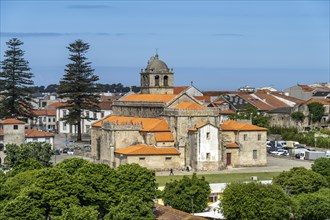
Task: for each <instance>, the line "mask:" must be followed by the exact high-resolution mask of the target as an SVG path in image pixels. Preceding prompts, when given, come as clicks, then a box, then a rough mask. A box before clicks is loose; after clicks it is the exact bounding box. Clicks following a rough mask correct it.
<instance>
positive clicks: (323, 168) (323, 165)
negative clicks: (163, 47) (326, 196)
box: [312, 158, 330, 187]
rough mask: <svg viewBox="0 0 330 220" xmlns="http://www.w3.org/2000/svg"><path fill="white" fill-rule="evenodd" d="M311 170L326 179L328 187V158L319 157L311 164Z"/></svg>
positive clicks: (329, 163) (329, 174)
mask: <svg viewBox="0 0 330 220" xmlns="http://www.w3.org/2000/svg"><path fill="white" fill-rule="evenodd" d="M312 170H313V171H314V172H316V173H318V174H321V175H322V176H324V177H325V178H326V179H327V180H328V184H329V187H330V158H319V159H317V160H315V161H314V163H313V164H312Z"/></svg>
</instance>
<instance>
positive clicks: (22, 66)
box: [0, 38, 33, 119]
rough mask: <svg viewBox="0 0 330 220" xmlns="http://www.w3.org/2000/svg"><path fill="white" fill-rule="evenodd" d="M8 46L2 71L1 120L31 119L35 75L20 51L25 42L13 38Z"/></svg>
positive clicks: (0, 74)
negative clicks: (32, 86) (33, 78)
mask: <svg viewBox="0 0 330 220" xmlns="http://www.w3.org/2000/svg"><path fill="white" fill-rule="evenodd" d="M6 44H7V45H8V50H7V51H5V55H4V57H5V58H4V60H3V61H2V62H1V71H0V91H1V96H2V100H1V102H0V118H20V119H24V118H31V117H32V116H33V113H32V108H33V107H32V104H31V102H32V98H31V96H30V94H31V93H32V92H33V90H32V88H31V85H33V81H32V80H31V78H32V77H33V74H32V73H31V72H29V71H30V67H29V62H28V61H26V60H25V59H24V51H23V50H22V49H20V46H21V45H23V42H22V41H20V40H19V39H17V38H13V39H10V40H9V41H8V42H6Z"/></svg>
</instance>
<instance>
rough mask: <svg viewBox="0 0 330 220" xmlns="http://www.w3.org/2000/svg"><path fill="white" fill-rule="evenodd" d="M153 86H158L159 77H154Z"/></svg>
mask: <svg viewBox="0 0 330 220" xmlns="http://www.w3.org/2000/svg"><path fill="white" fill-rule="evenodd" d="M155 86H159V76H158V75H157V76H155Z"/></svg>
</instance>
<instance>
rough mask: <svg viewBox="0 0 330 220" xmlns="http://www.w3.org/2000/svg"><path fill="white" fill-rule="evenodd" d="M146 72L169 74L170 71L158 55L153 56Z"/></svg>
mask: <svg viewBox="0 0 330 220" xmlns="http://www.w3.org/2000/svg"><path fill="white" fill-rule="evenodd" d="M146 71H148V72H149V71H150V72H160V73H161V72H168V71H169V69H168V67H167V65H166V63H165V62H164V61H162V60H160V59H159V57H158V54H156V55H155V56H152V57H151V58H150V59H149V61H148V65H147V67H146Z"/></svg>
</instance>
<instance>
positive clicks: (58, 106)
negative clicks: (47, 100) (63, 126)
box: [47, 102, 66, 108]
mask: <svg viewBox="0 0 330 220" xmlns="http://www.w3.org/2000/svg"><path fill="white" fill-rule="evenodd" d="M65 105H66V103H65V102H54V103H52V104H49V105H48V106H47V107H51V108H60V107H63V106H65Z"/></svg>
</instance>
